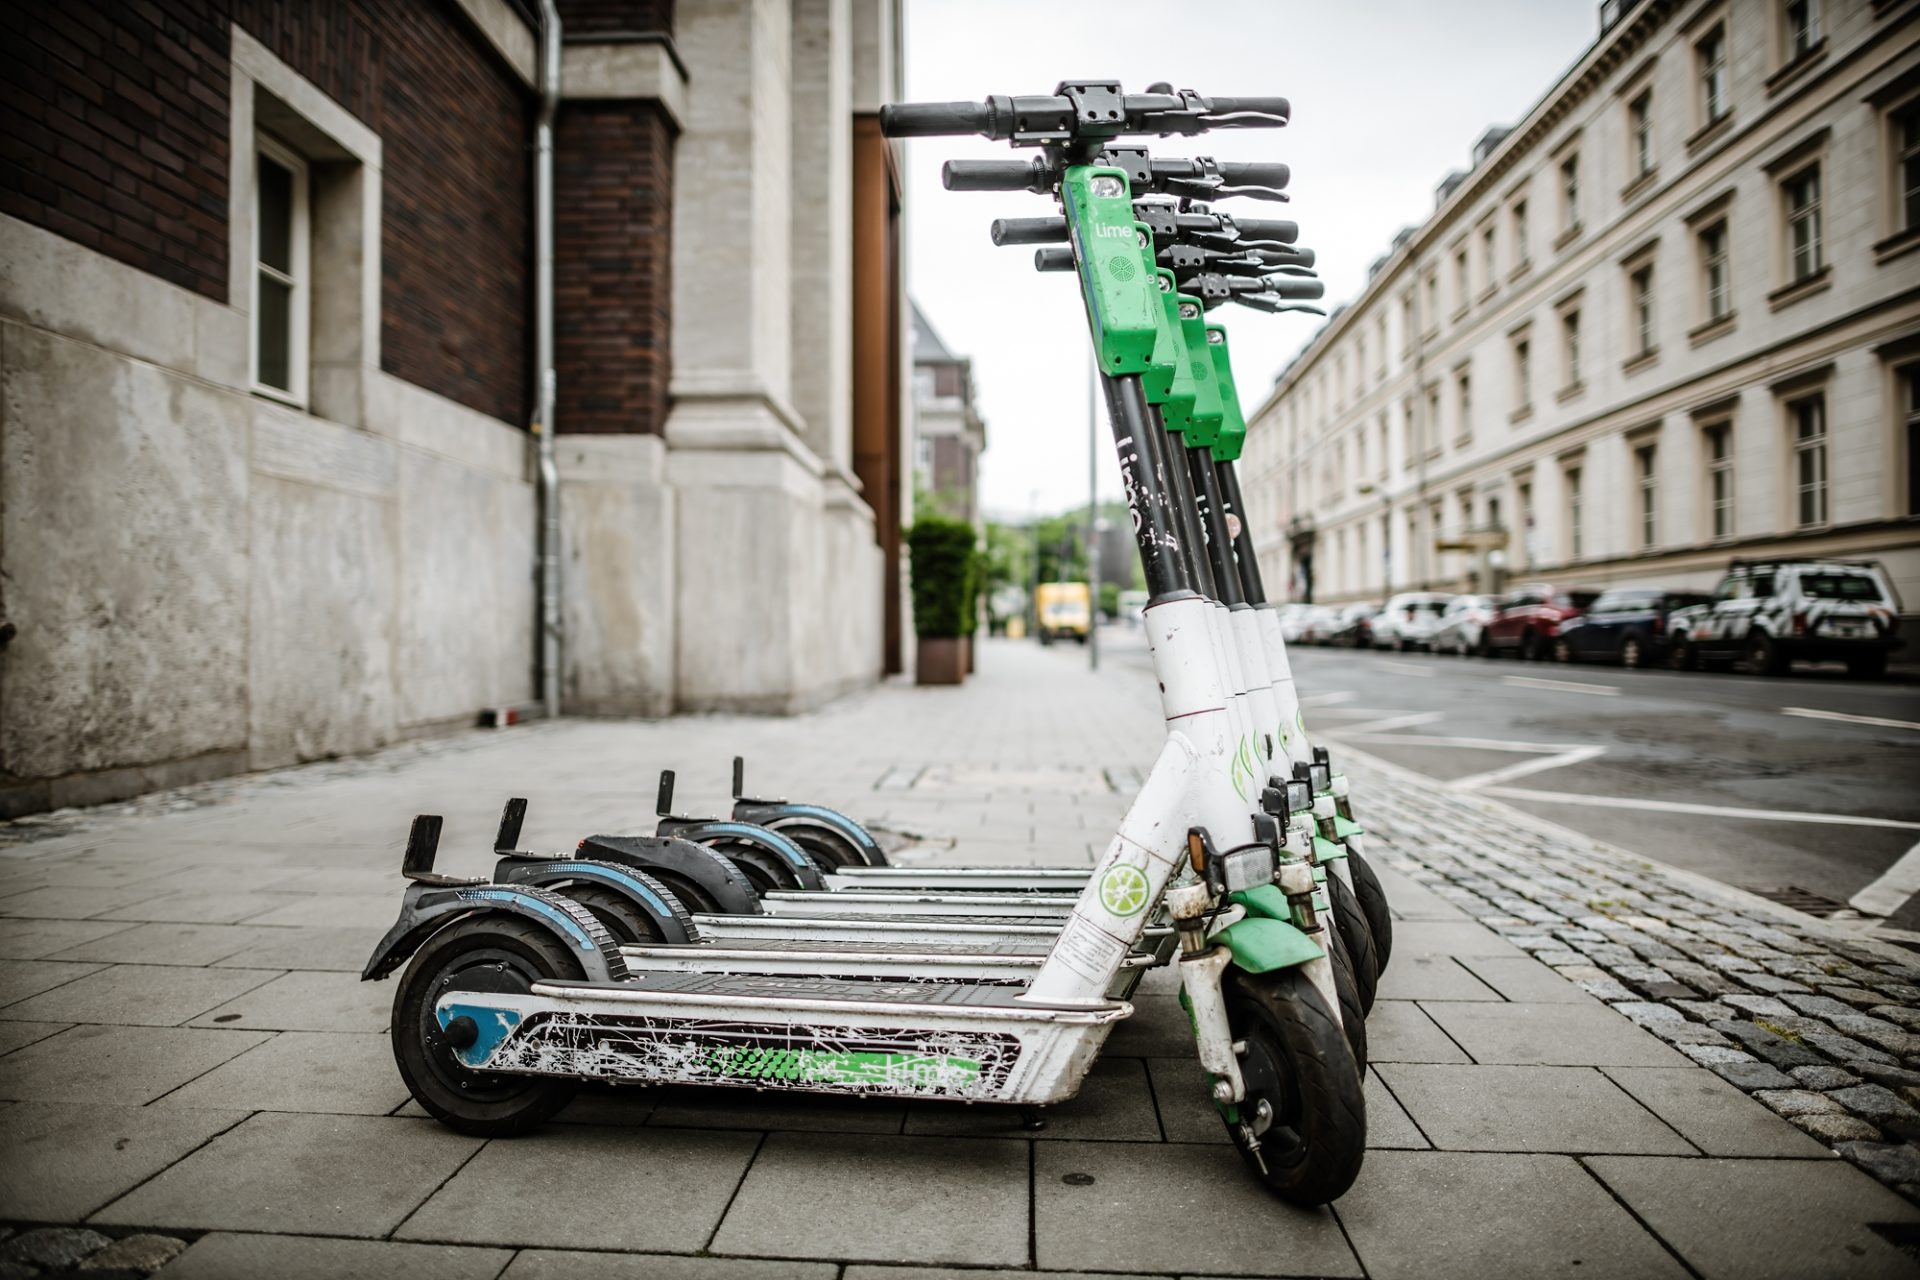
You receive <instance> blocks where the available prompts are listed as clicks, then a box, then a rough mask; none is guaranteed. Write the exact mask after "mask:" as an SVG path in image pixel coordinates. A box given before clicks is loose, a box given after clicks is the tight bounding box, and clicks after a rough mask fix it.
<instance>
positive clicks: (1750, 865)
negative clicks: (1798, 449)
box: [1102, 627, 1920, 929]
mask: <svg viewBox="0 0 1920 1280" xmlns="http://www.w3.org/2000/svg"><path fill="white" fill-rule="evenodd" d="M1102 638H1103V639H1104V640H1105V641H1106V646H1105V648H1106V652H1107V655H1108V658H1109V664H1110V666H1111V668H1112V669H1113V670H1114V671H1115V672H1116V673H1126V674H1131V672H1132V671H1134V670H1145V669H1146V667H1147V655H1146V649H1145V644H1144V641H1143V640H1142V639H1141V633H1140V632H1139V631H1138V630H1136V629H1130V628H1124V627H1119V628H1116V627H1109V628H1107V629H1105V631H1104V632H1103V637H1102ZM1292 661H1293V666H1294V674H1295V677H1296V679H1297V682H1298V684H1299V688H1300V690H1301V693H1302V697H1303V701H1304V704H1305V713H1306V717H1307V726H1308V728H1309V730H1310V731H1311V732H1312V733H1313V734H1314V736H1315V738H1316V739H1319V740H1323V741H1326V742H1328V743H1329V744H1330V745H1334V746H1335V747H1336V750H1337V745H1338V744H1339V743H1341V742H1350V743H1352V744H1353V745H1354V746H1356V747H1360V748H1362V749H1364V750H1366V751H1367V752H1369V753H1371V754H1373V755H1376V756H1379V757H1381V758H1383V759H1386V760H1389V761H1391V762H1393V763H1395V764H1399V765H1402V766H1404V767H1406V768H1409V769H1413V770H1416V771H1417V772H1420V773H1423V774H1425V775H1427V776H1428V777H1431V778H1434V779H1437V780H1439V781H1442V782H1446V783H1449V784H1451V785H1454V786H1458V787H1461V788H1463V789H1466V790H1471V791H1479V792H1481V793H1483V794H1486V795H1489V796H1493V797H1497V798H1498V799H1500V800H1501V801H1503V802H1504V803H1507V804H1511V805H1514V806H1515V807H1517V808H1520V809H1523V810H1526V811H1527V812H1530V813H1533V814H1537V815H1539V816H1541V817H1543V818H1547V819H1549V820H1551V821H1553V822H1557V823H1560V824H1561V825H1563V826H1567V827H1571V828H1573V829H1574V830H1576V831H1580V832H1583V833H1586V834H1588V835H1591V836H1594V837H1596V838H1598V839H1601V840H1605V841H1607V842H1608V843H1610V844H1614V845H1618V846H1619V847H1621V848H1624V849H1629V850H1632V851H1634V852H1637V853H1641V854H1645V855H1646V856H1648V857H1652V858H1656V859H1658V860H1660V861H1662V862H1665V863H1668V864H1670V865H1673V866H1677V867H1682V868H1685V869H1687V870H1690V871H1695V872H1698V873H1700V874H1702V875H1707V876H1711V877H1713V878H1714V879H1717V880H1720V881H1723V882H1725V883H1728V884H1734V885H1739V886H1741V887H1743V888H1748V889H1758V890H1762V891H1766V890H1779V889H1786V888H1793V889H1798V890H1801V891H1804V892H1807V893H1810V894H1813V895H1816V896H1817V897H1820V898H1825V899H1830V900H1832V901H1834V902H1838V903H1843V904H1847V903H1853V900H1854V899H1855V898H1856V895H1862V894H1863V891H1864V893H1865V896H1864V897H1862V898H1861V900H1860V902H1859V903H1857V904H1854V905H1857V906H1859V907H1861V908H1862V909H1863V910H1866V912H1867V914H1873V915H1886V916H1891V917H1892V919H1891V920H1890V923H1892V924H1894V925H1897V926H1901V927H1905V928H1909V929H1920V897H1916V896H1915V892H1916V891H1920V843H1916V842H1920V686H1916V685H1913V684H1906V683H1893V682H1862V681H1853V680H1849V679H1847V678H1845V677H1844V675H1839V674H1832V675H1829V674H1825V673H1816V674H1802V675H1796V676H1790V677H1784V678H1775V679H1769V678H1765V677H1758V676H1746V675H1738V674H1712V673H1696V672H1674V671H1628V670H1625V669H1622V668H1619V667H1612V666H1599V665H1589V664H1584V663H1583V664H1580V665H1577V666H1567V665H1561V664H1557V663H1522V662H1519V661H1516V660H1514V659H1496V660H1487V659H1482V658H1454V657H1438V656H1434V655H1429V654H1423V653H1411V654H1400V653H1386V652H1374V651H1353V650H1346V649H1309V648H1296V649H1295V650H1294V651H1293V652H1292ZM1876 720H1877V721H1882V722H1885V723H1878V724H1876V723H1869V721H1876ZM1903 857H1904V858H1906V859H1907V861H1906V862H1904V863H1902V861H1901V860H1902V859H1903ZM1896 864H1900V867H1899V869H1898V870H1894V868H1895V865H1896ZM1890 871H1891V872H1892V874H1891V875H1889V874H1888V873H1889V872H1890Z"/></svg>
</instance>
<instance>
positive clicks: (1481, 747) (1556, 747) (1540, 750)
mask: <svg viewBox="0 0 1920 1280" xmlns="http://www.w3.org/2000/svg"><path fill="white" fill-rule="evenodd" d="M1347 736H1348V737H1350V738H1365V739H1367V740H1368V741H1369V742H1398V743H1403V744H1405V745H1406V746H1410V747H1466V748H1468V749H1470V750H1474V751H1514V752H1532V753H1535V754H1538V755H1545V756H1550V755H1554V754H1556V753H1558V752H1561V751H1571V750H1573V748H1574V745H1575V744H1573V743H1571V742H1508V741H1506V740H1505V739H1503V738H1433V737H1428V736H1427V735H1426V734H1423V733H1352V734H1348V735H1347Z"/></svg>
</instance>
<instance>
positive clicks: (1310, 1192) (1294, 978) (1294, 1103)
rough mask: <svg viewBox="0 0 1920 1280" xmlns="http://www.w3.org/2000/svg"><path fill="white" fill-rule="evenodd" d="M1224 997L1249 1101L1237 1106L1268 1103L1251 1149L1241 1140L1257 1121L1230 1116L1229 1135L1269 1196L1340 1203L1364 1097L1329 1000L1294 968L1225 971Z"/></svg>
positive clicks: (1356, 1146) (1354, 1172)
mask: <svg viewBox="0 0 1920 1280" xmlns="http://www.w3.org/2000/svg"><path fill="white" fill-rule="evenodd" d="M1225 994H1226V1002H1227V1022H1228V1025H1229V1027H1230V1028H1231V1029H1232V1033H1233V1038H1234V1040H1235V1042H1236V1043H1241V1042H1244V1043H1245V1045H1246V1051H1245V1053H1243V1054H1242V1055H1241V1058H1240V1070H1241V1074H1242V1076H1243V1077H1244V1078H1245V1079H1246V1083H1247V1099H1246V1101H1245V1102H1243V1103H1241V1104H1240V1105H1239V1106H1238V1107H1236V1108H1235V1110H1236V1112H1240V1113H1244V1114H1246V1115H1248V1116H1249V1117H1251V1116H1252V1115H1253V1114H1254V1112H1255V1110H1256V1108H1257V1106H1258V1104H1259V1102H1260V1101H1262V1100H1265V1101H1266V1102H1267V1104H1268V1106H1269V1108H1270V1110H1271V1114H1270V1118H1269V1119H1268V1120H1267V1121H1266V1122H1265V1123H1266V1124H1267V1127H1266V1128H1265V1129H1263V1130H1261V1131H1260V1132H1259V1135H1258V1137H1257V1138H1256V1141H1257V1143H1258V1147H1259V1150H1258V1151H1257V1152H1256V1151H1255V1150H1254V1149H1253V1148H1252V1147H1250V1146H1249V1145H1248V1141H1247V1140H1248V1138H1249V1136H1250V1133H1249V1130H1251V1129H1252V1128H1253V1127H1254V1124H1257V1123H1260V1122H1258V1121H1254V1122H1252V1123H1249V1124H1247V1125H1245V1126H1243V1125H1241V1124H1240V1123H1238V1122H1236V1121H1235V1120H1228V1121H1227V1134H1228V1137H1229V1138H1231V1139H1232V1141H1233V1144H1234V1146H1235V1147H1236V1148H1237V1149H1238V1150H1239V1152H1240V1155H1241V1158H1242V1159H1244V1160H1245V1161H1246V1163H1247V1167H1248V1168H1249V1169H1250V1170H1252V1172H1253V1174H1254V1176H1255V1177H1256V1178H1258V1179H1259V1180H1260V1183H1261V1185H1262V1186H1264V1187H1266V1189H1267V1190H1269V1191H1271V1192H1272V1193H1273V1194H1274V1195H1276V1196H1279V1197H1280V1198H1281V1199H1283V1200H1289V1201H1292V1202H1293V1203H1294V1204H1301V1205H1320V1204H1328V1203H1330V1202H1332V1201H1334V1200H1338V1199H1339V1198H1340V1197H1341V1196H1342V1195H1344V1194H1345V1193H1346V1191H1347V1188H1349V1187H1351V1186H1352V1185H1353V1182H1354V1179H1355V1178H1357V1177H1359V1176H1360V1163H1361V1161H1362V1160H1363V1159H1364V1158H1365V1156H1366V1146H1367V1102H1366V1093H1365V1091H1364V1089H1363V1087H1362V1084H1361V1081H1362V1078H1363V1077H1362V1075H1361V1072H1360V1070H1359V1068H1358V1067H1356V1066H1355V1064H1354V1061H1353V1055H1352V1054H1351V1053H1349V1052H1348V1051H1347V1046H1346V1042H1345V1041H1344V1040H1343V1039H1342V1038H1341V1036H1340V1029H1339V1028H1338V1027H1336V1026H1335V1025H1334V1021H1333V1015H1332V1014H1331V1013H1329V1012H1328V1011H1327V1006H1326V1002H1325V1001H1323V1000H1322V999H1321V998H1320V993H1319V992H1318V991H1316V990H1315V989H1314V986H1313V984H1312V983H1311V982H1309V981H1308V980H1307V977H1306V975H1305V974H1304V973H1302V972H1301V971H1300V970H1299V969H1297V968H1296V969H1282V970H1279V971H1278V972H1275V973H1263V974H1247V973H1242V972H1240V971H1238V970H1231V971H1229V972H1228V974H1227V983H1226V992H1225Z"/></svg>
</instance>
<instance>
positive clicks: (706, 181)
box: [0, 0, 898, 814]
mask: <svg viewBox="0 0 1920 1280" xmlns="http://www.w3.org/2000/svg"><path fill="white" fill-rule="evenodd" d="M891 5H892V0H824V2H822V3H815V4H794V5H792V6H791V7H790V6H789V5H788V4H785V3H777V4H776V3H770V2H768V0H757V2H754V3H734V2H731V0H682V2H681V3H680V4H678V5H677V6H676V5H674V4H672V3H667V2H664V0H654V2H652V3H612V2H610V0H572V2H569V3H562V5H561V9H562V12H563V22H572V21H574V20H575V19H578V21H579V27H578V28H577V29H575V30H573V32H572V36H573V38H571V39H570V40H569V42H568V44H567V45H566V47H565V50H564V56H563V73H562V78H563V103H562V107H561V112H560V117H559V121H558V125H557V128H556V139H557V145H556V161H555V169H556V189H557V200H556V204H557V206H558V209H559V213H560V217H559V218H558V225H557V227H556V254H555V257H556V286H557V287H556V309H557V312H558V322H559V323H558V340H557V363H558V366H559V374H558V386H559V400H558V408H557V410H556V418H557V425H558V427H559V430H560V432H561V435H560V437H559V439H558V442H557V449H556V452H557V455H558V461H559V463H560V472H561V478H562V496H561V514H562V533H563V560H564V572H563V593H562V594H563V600H562V605H563V618H564V626H565V633H566V634H565V641H564V659H563V661H564V668H563V672H562V690H563V706H564V708H565V709H566V710H568V711H573V712H584V713H604V714H663V713H667V712H671V711H675V710H682V709H715V708H738V709H754V710H792V709H796V708H799V707H804V706H809V705H813V704H815V703H818V702H820V701H822V700H824V699H826V698H830V697H833V696H835V695H837V694H839V693H842V692H845V691H847V690H849V689H852V688H856V687H859V686H860V685H863V684H867V683H871V682H872V681H874V680H875V679H877V678H878V677H879V674H880V666H881V660H880V656H879V655H880V636H881V630H882V624H883V615H882V608H883V606H882V601H883V599H884V595H885V593H884V588H883V577H882V574H883V569H882V564H883V560H884V554H883V552H882V549H881V546H880V540H879V539H878V538H877V537H876V531H875V524H874V518H873V512H872V507H871V506H870V505H869V502H868V500H867V498H866V497H865V496H863V493H862V491H861V487H860V484H859V482H858V481H857V480H856V479H855V478H854V476H853V472H852V470H851V466H852V440H851V435H852V433H851V430H850V427H849V414H850V408H849V404H848V401H849V399H850V396H849V393H848V386H849V384H850V382H851V364H852V354H851V337H850V335H851V332H852V327H853V318H852V315H851V304H850V302H849V293H850V282H849V280H848V279H847V278H846V277H848V276H849V275H850V271H849V268H848V265H847V261H846V253H847V251H846V249H845V248H844V247H843V246H842V247H840V248H839V249H838V252H839V254H840V256H839V257H838V258H836V257H835V256H833V251H834V250H835V247H836V246H839V245H840V242H841V241H847V242H849V243H851V242H852V235H851V221H852V216H851V208H850V205H851V201H852V189H853V181H852V177H851V173H850V162H849V159H848V154H849V152H850V150H851V147H852V138H853V133H854V123H855V121H854V118H853V112H852V108H851V105H850V104H851V100H852V92H851V90H852V86H853V85H854V83H855V81H856V78H861V79H860V83H862V84H869V85H870V84H873V83H876V82H881V81H884V84H883V86H882V88H881V89H880V90H879V93H880V96H881V97H883V98H884V97H892V96H897V94H896V90H897V71H896V70H895V68H896V67H897V62H896V61H894V60H893V58H892V51H891V48H890V46H888V47H882V48H881V49H880V50H879V51H878V52H875V51H874V48H873V43H872V41H871V38H870V35H867V34H865V33H868V32H870V31H871V30H872V29H874V28H875V27H881V28H887V29H891V27H892V25H895V24H897V15H896V14H893V13H892V12H891ZM867 9H886V10H888V12H887V13H886V14H885V15H884V16H883V17H881V18H876V17H875V16H874V15H873V14H869V13H867V12H866V10H867ZM0 24H3V25H0V34H4V37H5V39H4V40H0V44H3V45H4V50H3V51H0V59H5V65H6V67H7V71H8V89H7V92H6V96H5V100H4V103H3V104H0V110H3V111H4V119H0V132H3V133H5V135H6V136H7V137H8V138H9V143H8V146H9V151H8V163H7V164H6V165H4V166H0V513H4V514H3V515H0V624H4V625H3V626H0V637H5V638H4V639H0V814H6V813H19V812H30V811H32V810H35V809H40V808H46V807H50V806H53V807H57V806H60V805H65V804H73V803H87V802H92V801H97V800H102V799H109V798H115V797H119V796H125V795H130V794H134V793H136V792H139V791H142V790H146V789H150V788H152V787H155V786H164V785H172V784H176V783H179V782H183V781H193V780H196V779H199V778H205V777H211V776H216V775H219V774H222V773H229V772H233V771H236V770H241V769H247V768H259V767H268V766H274V765H280V764H286V763H291V762H294V761H298V760H306V759H314V758H319V757H327V756H335V755H342V754H348V753H354V752H360V751H365V750H368V749H371V748H373V747H376V746H379V745H382V744H384V743H388V742H392V741H395V740H397V739H402V738H406V737H409V736H414V735H418V734H422V733H431V732H436V731H441V730H444V729H446V728H449V727H454V726H460V725H468V724H472V723H474V722H475V720H476V718H477V717H479V716H481V715H482V714H484V713H485V712H487V711H488V710H491V709H493V708H499V707H507V706H517V705H522V704H527V703H529V702H530V701H532V699H533V695H534V684H535V682H534V662H535V652H534V630H535V629H534V611H535V599H534V596H535V577H534V573H533V567H534V547H535V543H534V533H535V515H536V509H537V502H536V494H535V487H534V484H533V476H534V471H533V466H532V454H533V449H532V447H531V445H532V440H531V437H530V436H529V434H528V432H527V429H526V424H527V419H528V415H529V413H530V410H531V404H532V400H533V387H534V385H535V371H534V369H533V361H532V345H533V337H532V306H531V301H532V298H531V293H532V286H533V274H534V272H533V258H532V228H533V202H532V189H531V185H532V184H531V172H532V166H531V159H530V156H531V146H530V144H531V141H532V127H533V116H534V111H535V107H536V105H537V104H536V93H535V74H536V71H535V68H536V49H537V31H536V29H535V28H534V27H533V26H532V25H531V24H530V21H529V19H528V18H527V17H526V16H525V11H523V8H522V7H521V6H518V5H515V4H511V3H508V2H507V0H459V2H458V3H448V4H430V3H426V2H425V0H422V2H421V3H418V4H409V5H404V6H401V5H374V4H361V3H343V4H340V5H329V6H307V5H294V4H284V3H273V2H272V0H230V2H228V0H204V2H203V3H182V4H177V5H170V6H165V7H164V8H161V9H155V8H154V7H152V6H146V5H125V6H121V5H106V4H95V3H90V2H88V0H77V2H75V3H67V4H62V5H58V6H55V5H51V4H39V3H30V4H26V5H12V6H8V7H7V10H6V14H5V16H4V18H0ZM863 47H864V48H866V49H867V50H868V59H869V60H870V61H873V60H875V59H878V62H877V63H876V66H872V67H867V66H862V65H861V64H860V63H859V61H858V58H859V56H860V55H859V50H860V48H863ZM741 95H745V96H744V97H742V96H741ZM742 101H746V102H748V103H749V104H750V107H751V109H750V110H749V111H748V112H747V113H746V114H745V117H744V118H743V117H742V114H741V113H740V112H739V111H738V110H736V109H735V108H736V107H737V106H738V104H739V103H740V102H742ZM797 112H803V113H806V118H807V119H808V120H810V121H811V125H810V126H809V127H807V128H804V129H803V128H802V127H801V126H800V125H799V124H798V123H797V122H796V120H797V117H796V113H797ZM259 139H266V140H267V141H266V142H262V141H258V140H259ZM268 142H270V143H271V144H272V147H271V148H269V150H272V149H273V148H278V149H279V150H278V153H283V154H286V155H290V156H292V157H294V159H295V161H296V162H297V163H296V167H297V168H298V169H299V170H300V171H301V177H300V181H301V182H302V183H303V185H302V186H300V187H298V188H297V191H298V192H299V194H300V195H301V196H304V197H305V198H304V200H300V199H299V197H298V196H296V203H297V204H298V205H299V214H298V217H297V219H296V222H297V224H298V226H299V227H300V228H301V230H302V231H304V233H305V234H304V237H303V238H302V241H301V242H302V243H303V244H305V245H306V246H307V250H306V253H307V254H308V255H310V256H309V257H308V258H303V259H302V265H303V267H304V268H305V271H304V274H303V275H302V276H301V278H300V288H301V290H302V292H300V293H299V294H297V295H296V297H297V300H296V301H295V302H294V303H293V305H292V310H293V313H294V314H296V315H297V316H298V317H299V323H298V326H297V327H298V328H299V329H300V330H301V331H302V332H303V336H304V340H305V342H304V357H303V358H302V359H301V360H300V361H299V367H300V372H301V376H300V377H299V378H298V379H296V388H297V389H296V390H295V391H293V392H292V393H288V392H283V391H277V390H274V389H273V388H271V387H269V386H265V385H264V384H263V383H262V382H261V381H260V379H259V378H258V377H257V376H256V372H257V370H256V364H255V359H254V356H253V354H252V352H253V350H254V344H255V343H256V342H258V341H264V339H261V338H260V337H259V335H260V333H261V332H262V329H261V326H260V323H259V322H260V318H261V317H262V316H263V315H265V314H266V312H264V311H262V310H260V309H259V304H258V303H257V302H256V301H255V299H256V297H258V296H262V295H260V294H258V293H257V292H256V288H257V286H256V272H257V271H261V270H264V268H262V267H261V265H260V264H261V263H262V262H264V261H265V260H264V259H263V258H260V257H258V254H259V252H260V250H259V246H258V244H257V242H256V233H257V232H261V229H262V228H263V227H265V226H266V225H267V223H268V221H269V219H268V217H267V215H266V214H264V213H261V212H260V210H261V209H263V208H265V206H263V205H260V204H258V203H257V201H256V195H255V191H256V184H257V183H258V182H259V181H260V175H261V174H262V172H263V171H264V170H263V168H262V166H263V164H264V163H265V161H263V159H262V154H261V152H260V150H259V148H261V147H266V146H268ZM816 151H817V152H818V154H815V152H816ZM278 153H277V154H278ZM267 158H268V159H272V156H268V157H267ZM275 163H278V161H275ZM689 173H691V174H695V175H697V181H688V180H686V179H685V178H681V180H679V181H676V175H685V174H689ZM804 182H811V183H813V184H814V185H815V187H817V192H816V193H815V195H813V196H807V197H804V198H805V200H806V204H805V206H804V214H805V216H803V204H802V200H803V194H802V192H801V191H800V190H798V189H797V186H798V184H801V183H804ZM820 253H824V257H819V256H818V254H820ZM803 258H804V260H805V261H806V262H808V263H809V264H810V265H809V266H808V268H807V271H808V272H809V273H810V274H806V275H805V281H804V284H803V283H802V275H803V273H802V272H801V271H799V270H797V269H796V267H795V265H794V264H795V263H796V261H799V260H802V259H803ZM822 263H824V265H822ZM259 287H262V288H264V286H259ZM802 290H804V292H806V294H807V295H808V296H809V298H810V299H811V300H812V301H811V304H810V305H811V306H812V311H811V312H810V315H811V316H812V320H811V323H810V324H809V325H807V326H801V325H798V324H791V323H790V321H791V319H792V316H793V314H794V310H795V306H796V301H795V300H796V297H797V295H798V294H799V292H801V291H802ZM290 349H293V350H299V349H300V348H299V347H298V346H297V345H296V346H294V347H292V348H290ZM802 368H804V370H805V376H802V375H801V374H800V373H798V372H796V370H798V369H802ZM894 505H895V506H896V507H897V505H898V504H897V502H896V503H895V504H894Z"/></svg>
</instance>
